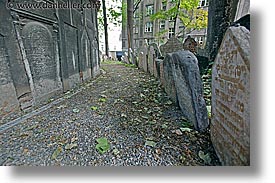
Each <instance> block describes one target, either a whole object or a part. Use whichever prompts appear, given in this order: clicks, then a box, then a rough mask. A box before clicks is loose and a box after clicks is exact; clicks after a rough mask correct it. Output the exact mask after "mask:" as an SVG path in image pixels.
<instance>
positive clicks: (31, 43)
mask: <svg viewBox="0 0 275 183" xmlns="http://www.w3.org/2000/svg"><path fill="white" fill-rule="evenodd" d="M22 37H23V38H24V39H23V42H24V48H23V47H22V48H21V49H24V50H25V52H26V59H27V60H26V61H27V62H28V65H29V67H30V71H31V76H32V78H30V79H32V81H33V91H32V92H33V96H34V98H35V100H36V101H40V100H44V99H47V98H48V97H49V96H50V95H51V94H52V93H53V92H55V91H58V90H60V89H61V88H60V87H61V85H60V83H59V82H60V80H59V79H58V78H59V67H58V64H59V63H58V62H57V61H58V59H56V58H55V56H56V55H55V47H54V44H56V42H55V41H54V40H53V36H52V33H51V31H50V30H49V28H48V27H47V26H46V25H44V24H42V23H39V22H29V23H27V24H26V25H25V26H24V27H23V29H22ZM26 66H27V65H26Z"/></svg>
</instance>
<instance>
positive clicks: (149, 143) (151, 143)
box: [145, 140, 157, 147]
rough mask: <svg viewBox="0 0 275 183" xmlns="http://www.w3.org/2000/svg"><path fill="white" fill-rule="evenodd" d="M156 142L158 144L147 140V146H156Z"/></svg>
mask: <svg viewBox="0 0 275 183" xmlns="http://www.w3.org/2000/svg"><path fill="white" fill-rule="evenodd" d="M156 144H157V143H156V142H154V141H151V140H146V142H145V145H146V146H151V147H155V146H156Z"/></svg>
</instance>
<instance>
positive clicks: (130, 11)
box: [127, 0, 135, 64]
mask: <svg viewBox="0 0 275 183" xmlns="http://www.w3.org/2000/svg"><path fill="white" fill-rule="evenodd" d="M133 13H134V2H133V0H127V37H128V58H129V62H130V63H132V64H135V63H134V59H133V57H132V56H133V54H132V53H133V51H134V50H133Z"/></svg>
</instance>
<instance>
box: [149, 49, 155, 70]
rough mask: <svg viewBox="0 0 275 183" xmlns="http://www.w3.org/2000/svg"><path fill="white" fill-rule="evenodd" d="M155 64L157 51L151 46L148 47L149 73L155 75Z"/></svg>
mask: <svg viewBox="0 0 275 183" xmlns="http://www.w3.org/2000/svg"><path fill="white" fill-rule="evenodd" d="M154 62H155V50H154V47H153V46H151V45H149V47H148V72H149V73H150V74H151V75H153V74H154Z"/></svg>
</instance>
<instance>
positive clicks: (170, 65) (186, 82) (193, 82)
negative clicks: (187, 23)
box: [163, 50, 209, 131]
mask: <svg viewBox="0 0 275 183" xmlns="http://www.w3.org/2000/svg"><path fill="white" fill-rule="evenodd" d="M163 65H164V80H165V84H164V87H165V91H166V92H167V94H168V95H169V96H170V97H171V99H172V100H173V102H174V103H175V104H178V105H179V107H180V108H181V111H182V113H183V116H184V117H185V118H186V119H187V120H188V121H189V122H191V123H192V124H193V125H194V127H195V129H196V130H198V131H204V130H205V129H206V128H207V127H208V125H209V121H208V115H207V109H206V104H205V101H204V98H203V87H202V81H201V78H200V73H199V68H198V61H197V59H196V57H195V55H194V54H192V53H191V52H190V51H184V50H182V51H178V52H174V53H171V54H167V55H166V57H165V59H164V61H163Z"/></svg>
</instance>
